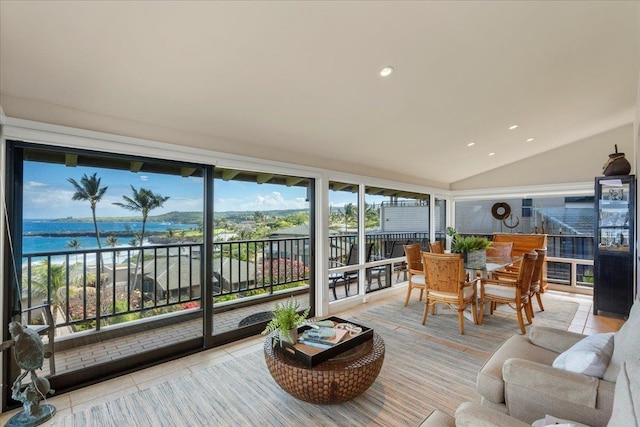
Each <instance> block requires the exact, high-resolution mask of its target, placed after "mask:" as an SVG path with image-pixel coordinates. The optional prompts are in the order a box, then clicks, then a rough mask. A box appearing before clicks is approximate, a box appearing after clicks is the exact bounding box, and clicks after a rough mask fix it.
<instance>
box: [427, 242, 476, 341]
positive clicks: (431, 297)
mask: <svg viewBox="0 0 640 427" xmlns="http://www.w3.org/2000/svg"><path fill="white" fill-rule="evenodd" d="M422 261H423V264H424V273H425V276H426V278H427V282H426V283H427V287H426V301H425V306H424V313H423V314H422V324H423V325H424V324H425V323H426V322H427V315H428V311H429V309H431V314H434V313H435V305H436V304H438V303H440V304H444V305H446V306H448V307H449V308H450V309H452V310H454V311H457V312H458V318H459V322H460V334H464V311H465V309H466V308H467V307H468V306H471V313H472V316H473V322H474V323H478V317H477V316H478V310H477V306H476V304H477V302H476V299H477V298H476V283H475V280H474V281H472V282H468V281H466V277H467V274H466V272H465V269H464V258H463V256H462V254H434V253H431V252H424V253H423V254H422Z"/></svg>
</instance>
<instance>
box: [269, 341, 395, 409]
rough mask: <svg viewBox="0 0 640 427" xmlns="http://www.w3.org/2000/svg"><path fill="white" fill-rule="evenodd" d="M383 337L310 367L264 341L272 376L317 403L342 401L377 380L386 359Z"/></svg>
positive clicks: (302, 396) (287, 388)
mask: <svg viewBox="0 0 640 427" xmlns="http://www.w3.org/2000/svg"><path fill="white" fill-rule="evenodd" d="M384 352H385V347H384V341H383V340H382V337H380V336H379V335H378V334H376V333H374V334H373V338H372V339H370V340H368V341H365V342H364V343H362V344H360V345H359V346H357V347H354V348H353V349H351V350H348V351H346V352H344V353H342V354H339V355H338V356H336V357H334V358H333V359H329V360H327V361H326V362H322V363H320V364H318V365H316V366H314V367H307V366H305V365H304V364H302V363H301V362H298V361H297V360H296V359H295V358H294V357H293V356H291V355H288V354H285V353H283V352H282V351H281V350H279V349H277V348H273V347H272V345H271V338H270V337H267V339H266V340H265V342H264V358H265V361H266V362H267V367H268V368H269V372H270V373H271V376H272V377H273V379H274V380H275V382H276V383H278V385H279V386H280V387H282V388H283V389H284V390H285V391H286V392H287V393H289V394H290V395H292V396H293V397H295V398H298V399H300V400H304V401H305V402H310V403H318V404H334V403H342V402H345V401H347V400H350V399H353V398H354V397H356V396H359V395H360V394H362V393H364V391H365V390H367V389H368V388H369V387H370V386H371V384H373V382H374V381H375V379H376V378H377V377H378V374H379V373H380V369H381V368H382V362H383V361H384Z"/></svg>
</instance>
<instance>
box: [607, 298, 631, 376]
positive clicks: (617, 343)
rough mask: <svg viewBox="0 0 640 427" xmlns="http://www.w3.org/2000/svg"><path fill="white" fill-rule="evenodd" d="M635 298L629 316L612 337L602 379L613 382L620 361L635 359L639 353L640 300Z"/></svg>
mask: <svg viewBox="0 0 640 427" xmlns="http://www.w3.org/2000/svg"><path fill="white" fill-rule="evenodd" d="M638 301H639V300H638V299H636V300H635V302H634V303H633V306H631V311H630V312H629V318H628V319H627V321H626V322H625V323H624V325H622V327H621V328H620V330H619V331H618V332H616V334H615V335H614V338H613V354H612V355H611V362H609V367H607V370H606V371H605V373H604V376H603V378H604V380H605V381H611V382H615V381H616V378H617V377H618V372H619V371H620V366H622V362H624V361H626V360H637V359H638V355H639V354H640V332H638V331H640V302H638Z"/></svg>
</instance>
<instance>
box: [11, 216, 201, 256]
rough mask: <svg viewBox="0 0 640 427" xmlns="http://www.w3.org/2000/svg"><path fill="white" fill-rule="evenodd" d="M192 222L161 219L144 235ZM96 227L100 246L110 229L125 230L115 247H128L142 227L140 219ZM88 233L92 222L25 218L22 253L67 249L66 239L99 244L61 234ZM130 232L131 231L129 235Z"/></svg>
mask: <svg viewBox="0 0 640 427" xmlns="http://www.w3.org/2000/svg"><path fill="white" fill-rule="evenodd" d="M195 227H196V226H195V225H194V224H175V223H164V222H147V225H146V227H145V235H149V233H150V232H156V233H157V232H164V231H167V230H168V229H172V230H188V229H191V228H195ZM98 230H99V231H100V237H101V239H100V240H101V242H102V247H103V248H106V247H108V245H107V243H106V240H107V237H108V236H109V232H110V231H119V232H127V236H117V238H118V242H117V246H128V244H129V241H130V240H131V239H132V238H133V236H134V234H135V233H136V232H140V230H142V223H141V222H98ZM78 232H88V233H95V230H94V226H93V222H61V221H51V220H24V225H23V237H22V252H23V254H30V253H34V252H55V251H68V250H71V248H70V247H69V246H68V243H69V241H71V240H72V239H76V240H77V241H78V242H80V250H85V249H97V248H98V243H97V241H96V238H95V237H94V236H65V235H64V233H78ZM129 232H130V234H129ZM40 233H59V234H60V235H56V236H43V235H40Z"/></svg>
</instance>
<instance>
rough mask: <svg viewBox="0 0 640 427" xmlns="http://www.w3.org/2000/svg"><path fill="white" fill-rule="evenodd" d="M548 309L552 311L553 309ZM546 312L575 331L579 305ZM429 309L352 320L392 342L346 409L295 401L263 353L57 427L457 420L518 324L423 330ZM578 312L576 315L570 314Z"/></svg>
mask: <svg viewBox="0 0 640 427" xmlns="http://www.w3.org/2000/svg"><path fill="white" fill-rule="evenodd" d="M547 304H548V305H547ZM545 308H546V311H545V312H544V313H550V312H552V311H558V312H560V313H564V314H559V315H557V316H556V315H552V316H550V315H543V313H537V314H536V319H539V320H537V321H538V322H542V320H544V318H546V317H553V320H549V319H547V321H548V322H550V323H551V325H552V326H556V327H560V328H564V329H566V328H567V327H568V325H569V324H570V321H571V318H572V317H573V313H575V311H576V310H577V304H575V303H570V302H569V303H565V302H558V301H553V300H549V299H547V301H545ZM421 309H422V304H419V303H418V302H417V301H416V302H415V303H412V304H410V306H409V307H407V308H404V307H402V301H398V302H397V303H396V302H392V303H388V304H384V305H381V306H377V307H373V308H372V309H370V310H365V311H362V312H360V313H359V314H358V315H357V316H356V317H352V318H350V319H349V320H352V321H354V322H362V323H365V322H366V324H367V325H369V326H371V327H373V328H374V329H375V330H376V332H377V333H378V334H380V335H381V336H382V337H383V339H384V340H385V344H386V354H385V362H384V365H383V367H382V371H381V372H380V375H379V376H378V379H377V380H376V381H375V382H374V384H373V385H372V386H371V387H370V388H369V390H367V391H366V392H365V393H364V394H362V395H361V396H359V397H357V398H355V399H353V400H351V401H348V402H345V403H342V404H339V405H313V404H310V403H306V402H303V401H300V400H297V399H295V398H294V397H291V396H290V395H289V394H287V393H286V392H285V391H283V390H282V389H281V388H280V387H279V386H278V385H277V384H276V383H275V382H274V381H273V379H272V378H271V375H270V374H269V372H268V370H267V367H266V365H265V362H264V356H263V354H262V352H261V351H257V352H255V353H251V354H248V355H246V356H243V357H241V358H238V359H236V360H233V361H229V362H225V363H222V364H220V365H216V366H214V367H212V368H209V369H205V370H203V371H201V372H198V373H197V374H193V375H189V376H183V377H179V378H176V379H174V380H171V381H168V382H166V383H163V384H161V385H157V386H154V387H150V388H148V389H145V390H142V391H139V392H136V393H133V394H130V395H127V396H123V397H121V398H119V399H116V400H115V401H112V402H106V403H104V404H101V405H97V406H95V407H92V408H90V409H87V410H85V411H83V412H80V413H77V414H73V415H67V416H66V417H64V418H61V419H59V420H56V422H57V424H56V425H58V426H77V427H84V426H86V427H94V426H101V427H102V426H105V427H106V426H114V427H116V426H117V427H121V426H154V427H156V426H167V427H169V426H171V427H173V426H176V427H180V426H301V425H303V426H390V425H394V426H396V425H406V426H417V425H419V424H420V422H421V421H422V420H423V419H424V418H425V417H426V416H427V415H428V414H429V413H430V412H431V411H432V410H433V409H436V408H438V409H440V410H442V411H444V412H446V413H449V414H453V412H454V411H455V409H456V408H457V407H458V405H459V404H460V403H462V402H463V401H467V400H476V399H477V397H478V396H477V394H476V392H475V380H476V374H477V372H478V369H479V368H480V366H481V365H482V364H483V363H484V361H485V360H486V359H487V357H488V355H489V354H490V352H491V351H493V349H495V348H496V347H497V346H499V345H500V343H501V342H503V341H504V340H505V339H506V338H507V337H509V336H510V335H513V334H514V333H517V322H515V320H513V319H510V318H509V314H508V312H507V311H506V310H505V311H504V313H503V310H499V312H498V313H496V314H495V315H494V316H491V319H486V320H487V321H486V323H485V324H484V325H482V326H477V327H476V326H474V325H473V324H472V323H471V322H467V324H466V328H467V331H466V334H465V335H464V336H460V335H459V333H458V320H457V316H456V315H455V314H451V315H449V314H442V315H436V316H433V317H431V316H430V317H429V320H428V323H427V325H425V326H423V325H421V324H420V320H421V317H420V316H421ZM569 312H571V316H569V314H568V313H569Z"/></svg>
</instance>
